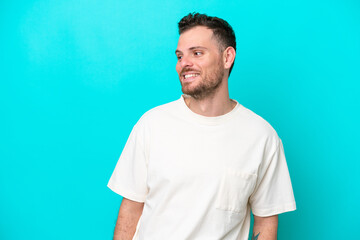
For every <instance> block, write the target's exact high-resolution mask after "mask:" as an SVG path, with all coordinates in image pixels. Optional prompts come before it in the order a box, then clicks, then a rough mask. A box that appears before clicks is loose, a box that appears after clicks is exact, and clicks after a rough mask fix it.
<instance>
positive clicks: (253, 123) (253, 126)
mask: <svg viewBox="0 0 360 240" xmlns="http://www.w3.org/2000/svg"><path fill="white" fill-rule="evenodd" d="M242 108H243V109H242V111H240V114H239V115H238V116H239V118H238V120H237V121H238V122H240V125H241V129H242V131H244V132H245V133H247V134H248V135H249V136H251V138H253V139H257V140H260V139H261V140H262V141H265V142H267V143H270V142H271V143H272V144H274V145H278V143H279V141H280V138H279V136H278V134H277V132H276V130H275V129H274V128H273V127H272V125H271V124H270V123H269V122H268V121H267V120H265V119H264V118H263V117H261V116H260V115H258V114H257V113H255V112H253V111H252V110H250V109H248V108H246V107H244V106H242ZM265 142H264V143H265Z"/></svg>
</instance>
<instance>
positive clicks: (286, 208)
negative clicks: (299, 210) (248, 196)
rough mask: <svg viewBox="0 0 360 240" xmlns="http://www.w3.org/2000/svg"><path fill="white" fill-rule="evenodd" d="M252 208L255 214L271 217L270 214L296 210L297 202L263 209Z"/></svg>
mask: <svg viewBox="0 0 360 240" xmlns="http://www.w3.org/2000/svg"><path fill="white" fill-rule="evenodd" d="M251 210H252V212H253V214H254V215H255V216H259V217H269V216H273V215H278V214H280V213H284V212H291V211H295V210H296V204H295V202H292V203H289V204H284V205H281V206H277V207H273V208H263V209H257V208H252V209H251Z"/></svg>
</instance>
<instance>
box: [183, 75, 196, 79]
mask: <svg viewBox="0 0 360 240" xmlns="http://www.w3.org/2000/svg"><path fill="white" fill-rule="evenodd" d="M197 75H199V74H186V75H185V79H186V78H189V77H196V76H197Z"/></svg>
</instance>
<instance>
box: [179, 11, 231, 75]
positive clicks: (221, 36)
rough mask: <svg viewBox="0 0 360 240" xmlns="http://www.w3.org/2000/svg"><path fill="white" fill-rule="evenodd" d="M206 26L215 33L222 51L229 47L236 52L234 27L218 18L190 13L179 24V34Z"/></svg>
mask: <svg viewBox="0 0 360 240" xmlns="http://www.w3.org/2000/svg"><path fill="white" fill-rule="evenodd" d="M197 26H204V27H207V28H209V29H211V30H212V31H213V35H214V37H215V38H216V40H217V41H218V42H219V45H220V51H224V50H225V49H226V48H227V47H233V48H234V49H235V51H236V38H235V33H234V30H233V29H232V27H231V26H230V24H229V23H228V22H226V21H225V20H223V19H221V18H218V17H210V16H207V15H206V14H200V13H195V12H194V13H189V14H188V15H186V16H185V17H183V18H182V19H181V20H180V22H179V23H178V27H179V34H182V33H183V32H185V31H187V30H189V29H191V28H194V27H197ZM234 63H235V59H234V62H233V64H232V65H231V67H230V70H229V76H230V73H231V70H232V68H233V66H234Z"/></svg>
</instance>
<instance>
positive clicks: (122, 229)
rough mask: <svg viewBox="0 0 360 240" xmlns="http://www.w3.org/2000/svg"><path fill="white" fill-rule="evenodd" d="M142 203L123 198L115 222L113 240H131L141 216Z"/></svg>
mask: <svg viewBox="0 0 360 240" xmlns="http://www.w3.org/2000/svg"><path fill="white" fill-rule="evenodd" d="M143 208H144V203H139V202H135V201H132V200H129V199H127V198H123V200H122V202H121V206H120V210H119V215H118V219H117V221H116V226H115V231H114V238H113V239H114V240H131V239H132V238H133V236H134V234H135V231H136V225H137V223H138V221H139V218H140V216H141V214H142V211H143Z"/></svg>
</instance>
